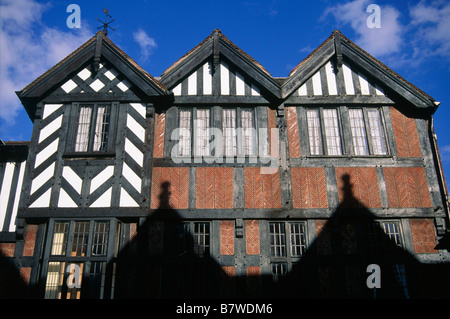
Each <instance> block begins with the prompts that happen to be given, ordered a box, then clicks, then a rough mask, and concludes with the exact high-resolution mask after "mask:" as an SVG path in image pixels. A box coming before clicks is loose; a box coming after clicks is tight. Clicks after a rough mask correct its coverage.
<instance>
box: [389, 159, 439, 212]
mask: <svg viewBox="0 0 450 319" xmlns="http://www.w3.org/2000/svg"><path fill="white" fill-rule="evenodd" d="M383 171H384V178H385V180H386V191H387V196H388V201H389V206H390V207H431V206H432V205H431V198H430V191H429V188H428V182H427V177H426V173H425V168H423V167H385V168H384V169H383Z"/></svg>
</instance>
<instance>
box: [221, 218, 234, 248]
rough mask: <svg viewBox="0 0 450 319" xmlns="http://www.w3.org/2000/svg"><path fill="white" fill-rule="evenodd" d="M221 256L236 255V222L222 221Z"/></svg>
mask: <svg viewBox="0 0 450 319" xmlns="http://www.w3.org/2000/svg"><path fill="white" fill-rule="evenodd" d="M220 254H221V255H234V221H233V220H222V221H220Z"/></svg>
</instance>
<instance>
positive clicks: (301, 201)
mask: <svg viewBox="0 0 450 319" xmlns="http://www.w3.org/2000/svg"><path fill="white" fill-rule="evenodd" d="M291 179H292V203H293V207H294V208H327V207H328V198H327V185H326V180H325V170H324V168H323V167H292V168H291Z"/></svg>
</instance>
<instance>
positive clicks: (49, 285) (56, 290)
mask: <svg viewBox="0 0 450 319" xmlns="http://www.w3.org/2000/svg"><path fill="white" fill-rule="evenodd" d="M64 267H65V263H64V262H49V263H48V270H47V282H46V283H45V295H44V298H45V299H61V288H62V285H63V283H64Z"/></svg>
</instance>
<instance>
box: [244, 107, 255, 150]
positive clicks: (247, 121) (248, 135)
mask: <svg viewBox="0 0 450 319" xmlns="http://www.w3.org/2000/svg"><path fill="white" fill-rule="evenodd" d="M241 117H242V138H243V143H242V146H243V149H244V155H253V154H254V153H255V152H254V145H253V138H254V137H253V112H252V111H251V110H243V111H242V112H241Z"/></svg>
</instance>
